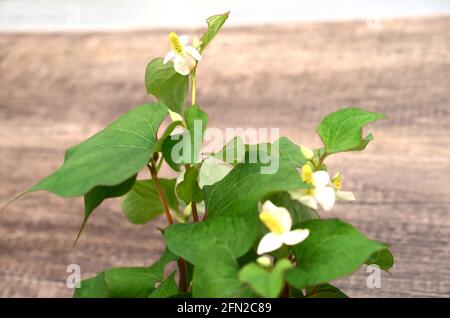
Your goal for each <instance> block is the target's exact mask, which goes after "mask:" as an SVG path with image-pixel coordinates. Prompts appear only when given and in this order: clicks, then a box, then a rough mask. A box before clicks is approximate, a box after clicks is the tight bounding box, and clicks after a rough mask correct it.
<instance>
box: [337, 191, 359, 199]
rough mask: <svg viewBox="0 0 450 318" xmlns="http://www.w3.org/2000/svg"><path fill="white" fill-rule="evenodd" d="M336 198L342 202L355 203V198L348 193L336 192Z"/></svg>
mask: <svg viewBox="0 0 450 318" xmlns="http://www.w3.org/2000/svg"><path fill="white" fill-rule="evenodd" d="M336 198H338V199H339V200H344V201H355V196H354V195H353V193H352V192H350V191H336Z"/></svg>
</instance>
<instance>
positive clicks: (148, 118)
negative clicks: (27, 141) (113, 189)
mask: <svg viewBox="0 0 450 318" xmlns="http://www.w3.org/2000/svg"><path fill="white" fill-rule="evenodd" d="M166 114H167V108H166V106H164V105H163V104H161V103H154V104H146V105H142V106H139V107H137V108H134V109H132V110H130V111H128V112H127V113H126V114H125V115H123V116H122V117H120V118H119V119H118V120H116V121H115V122H113V123H112V124H110V125H109V126H108V127H106V128H105V129H103V130H102V131H100V132H99V133H97V134H96V135H94V136H92V137H91V138H89V139H87V140H86V141H84V142H82V143H80V144H78V145H76V146H74V147H72V148H69V149H68V150H67V151H66V155H65V158H64V164H63V165H62V166H61V167H60V168H59V169H58V170H56V171H55V172H54V173H52V174H51V175H50V176H48V177H47V178H45V179H43V180H41V181H40V182H39V183H37V184H36V185H34V186H33V187H32V188H30V189H29V190H28V192H32V191H39V190H47V191H49V192H52V193H54V194H57V195H59V196H63V197H77V196H81V195H84V194H86V193H88V192H89V191H91V190H92V189H93V188H95V187H97V186H115V185H118V184H120V183H122V182H124V181H125V180H127V179H129V178H131V177H132V176H134V175H135V174H137V173H138V172H139V171H140V170H141V169H142V168H143V167H145V166H146V165H147V163H148V162H149V160H150V158H151V157H152V155H153V153H154V149H155V148H154V147H155V143H156V132H157V130H158V127H159V125H160V124H161V122H162V121H163V119H164V118H165V117H166Z"/></svg>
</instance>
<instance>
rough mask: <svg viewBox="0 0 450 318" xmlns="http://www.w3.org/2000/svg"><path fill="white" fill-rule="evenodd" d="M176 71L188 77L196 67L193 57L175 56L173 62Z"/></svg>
mask: <svg viewBox="0 0 450 318" xmlns="http://www.w3.org/2000/svg"><path fill="white" fill-rule="evenodd" d="M173 64H174V65H173V66H174V68H175V71H177V72H178V73H180V74H181V75H188V74H189V73H190V72H191V71H192V69H193V68H194V67H195V60H194V58H192V57H191V56H189V55H188V56H180V55H177V56H175V59H174V61H173Z"/></svg>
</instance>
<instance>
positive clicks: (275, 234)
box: [257, 201, 309, 255]
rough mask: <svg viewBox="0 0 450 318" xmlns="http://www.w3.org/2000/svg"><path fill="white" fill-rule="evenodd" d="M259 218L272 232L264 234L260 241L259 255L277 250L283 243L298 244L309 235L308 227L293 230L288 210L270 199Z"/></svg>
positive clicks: (264, 205) (265, 203)
mask: <svg viewBox="0 0 450 318" xmlns="http://www.w3.org/2000/svg"><path fill="white" fill-rule="evenodd" d="M259 218H260V220H261V221H262V222H263V223H264V224H265V225H266V226H267V228H268V229H269V230H270V232H269V233H267V234H266V235H264V237H263V238H262V239H261V241H260V242H259V245H258V250H257V253H258V255H262V254H265V253H269V252H272V251H275V250H277V249H279V248H280V247H281V246H282V245H283V244H286V245H296V244H298V243H300V242H302V241H303V240H305V239H306V238H307V237H308V235H309V230H308V229H305V230H302V229H297V230H293V231H291V227H292V219H291V215H290V214H289V212H288V210H286V209H285V208H283V207H277V206H276V205H274V204H273V203H272V202H270V201H266V202H264V204H263V208H262V211H261V213H260V214H259Z"/></svg>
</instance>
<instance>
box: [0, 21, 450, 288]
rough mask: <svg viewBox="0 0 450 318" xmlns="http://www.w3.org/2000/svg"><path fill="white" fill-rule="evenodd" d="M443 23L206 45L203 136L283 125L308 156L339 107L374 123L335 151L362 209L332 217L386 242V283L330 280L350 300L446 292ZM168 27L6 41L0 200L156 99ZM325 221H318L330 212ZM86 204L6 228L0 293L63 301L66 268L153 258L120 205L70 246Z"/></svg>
mask: <svg viewBox="0 0 450 318" xmlns="http://www.w3.org/2000/svg"><path fill="white" fill-rule="evenodd" d="M449 30H450V17H448V16H447V17H437V18H428V19H407V20H393V21H382V22H381V29H369V28H368V27H367V26H366V24H365V22H351V23H329V24H301V25H295V26H270V27H269V26H267V27H257V28H256V27H255V28H235V29H233V28H228V29H226V30H225V31H224V32H223V33H222V34H221V35H220V36H219V37H218V38H217V40H216V41H215V43H213V44H212V45H211V47H210V48H208V50H207V52H206V54H205V56H204V57H205V59H204V61H203V62H202V63H201V69H200V71H199V93H198V103H199V104H200V105H202V106H203V108H205V109H206V110H207V111H208V112H209V114H210V119H211V120H210V122H211V126H215V127H219V128H225V127H280V128H281V133H282V134H283V135H286V136H288V137H290V138H292V139H294V140H295V141H297V142H300V143H303V144H307V145H310V146H317V145H318V144H319V142H318V138H317V137H316V136H315V135H314V127H315V125H316V124H317V123H318V122H319V120H320V118H321V117H322V116H324V115H325V114H327V113H329V112H330V111H333V110H335V109H337V108H338V107H341V106H350V105H354V106H360V107H363V108H366V109H369V110H373V111H380V112H384V113H386V114H388V115H389V117H390V120H388V121H383V122H380V123H379V124H377V125H374V126H371V127H370V129H371V130H372V131H373V132H374V135H375V141H374V142H373V143H371V144H370V145H369V147H368V148H367V150H366V151H365V152H363V153H347V154H341V155H336V156H335V157H333V158H331V160H330V161H329V162H328V164H329V168H330V169H331V171H332V172H334V171H336V170H337V169H339V170H340V171H341V172H342V174H343V176H344V178H345V180H344V187H345V189H347V190H351V191H353V192H354V193H355V194H356V196H357V199H358V200H357V201H356V202H355V203H351V204H340V205H339V206H338V207H337V209H336V210H335V211H334V212H333V213H332V214H329V215H328V216H339V217H340V218H342V219H344V220H346V221H350V222H352V223H354V224H355V225H356V226H357V227H358V228H360V229H361V230H362V231H363V232H365V233H366V234H367V235H369V236H370V237H372V238H376V239H378V240H382V241H385V242H389V243H390V244H391V245H392V251H393V252H394V253H395V256H396V264H395V267H394V269H393V270H392V275H389V274H383V275H382V288H381V289H369V288H367V287H366V277H367V275H368V274H367V273H366V271H365V268H363V269H361V270H360V271H359V272H358V273H357V274H356V275H354V276H352V277H351V278H346V279H342V280H339V281H338V282H337V285H338V286H340V287H342V288H343V289H344V291H346V292H347V293H348V294H349V295H350V296H354V297H358V296H368V297H378V296H386V297H394V296H406V297H409V296H412V297H417V296H426V297H441V296H450V281H449V277H450V255H449V252H450V246H449V243H450V218H449V212H450V211H449V210H450V209H449V208H450V197H449V195H450V190H449V186H448V178H449V174H450V162H449V156H450V134H449V133H450V129H449V127H450V108H449V107H450V103H449V96H450V91H449V88H450V57H449V52H450V33H449ZM166 36H167V32H166V31H139V32H127V33H105V34H0V123H1V125H0V163H1V164H0V204H4V203H6V202H7V201H8V200H9V199H10V198H11V197H13V196H14V195H15V194H17V193H18V192H20V191H22V190H24V189H26V188H27V187H29V186H30V185H32V184H33V183H34V182H35V181H37V180H38V179H39V178H42V177H44V176H46V175H47V174H48V173H50V172H51V171H53V170H54V169H55V168H57V167H58V166H59V165H60V164H61V162H62V160H63V152H64V149H65V148H67V147H69V146H71V145H73V144H76V143H78V142H80V141H81V140H83V139H84V138H86V137H88V136H90V135H91V134H93V133H94V132H96V131H98V130H99V129H101V128H102V127H104V126H105V125H106V124H107V123H108V122H110V121H111V120H113V119H115V118H117V117H118V116H119V115H120V114H121V113H123V112H124V111H125V110H127V109H129V108H131V107H133V106H135V105H138V104H141V103H143V102H145V101H148V100H150V98H149V97H148V96H146V94H145V90H144V86H143V75H144V70H145V67H146V64H147V62H148V61H149V60H150V59H151V58H153V57H154V56H162V55H163V54H165V53H166V52H165V51H166V49H167V43H166ZM325 216H327V215H325ZM81 220H82V200H80V199H70V200H67V199H61V198H58V197H55V196H52V195H50V194H47V193H35V194H31V195H29V196H27V197H25V198H23V199H21V200H20V201H18V202H17V203H15V204H14V205H13V206H11V207H10V208H9V209H8V210H7V211H6V213H4V214H3V215H2V216H1V218H0V295H1V296H4V297H11V296H25V297H36V296H39V297H54V296H59V297H66V296H70V295H71V293H72V291H71V290H69V289H67V288H66V287H65V279H66V272H65V270H66V266H67V265H68V264H71V263H76V264H79V265H80V266H81V269H82V275H83V277H88V276H91V275H93V274H94V273H95V272H96V271H99V270H101V269H103V268H106V267H110V266H119V265H121V266H130V265H145V264H149V263H150V262H151V261H153V260H155V259H156V258H157V257H158V254H159V253H160V251H161V247H162V241H161V237H160V234H159V232H158V230H157V228H156V226H164V221H163V220H162V219H161V220H158V221H157V222H154V223H151V224H147V225H144V226H135V225H131V224H129V223H127V221H126V219H125V218H124V217H123V215H122V213H121V211H120V204H119V201H118V200H111V201H109V202H107V203H106V204H103V205H102V206H101V207H100V208H99V209H98V210H97V211H96V212H95V213H94V215H93V217H92V218H91V220H90V222H89V223H88V226H87V228H86V231H85V233H84V235H83V236H82V238H81V240H80V242H79V244H78V246H77V247H76V248H74V249H72V248H71V244H72V242H73V240H74V238H75V235H76V233H77V230H78V227H79V225H80V223H81Z"/></svg>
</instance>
